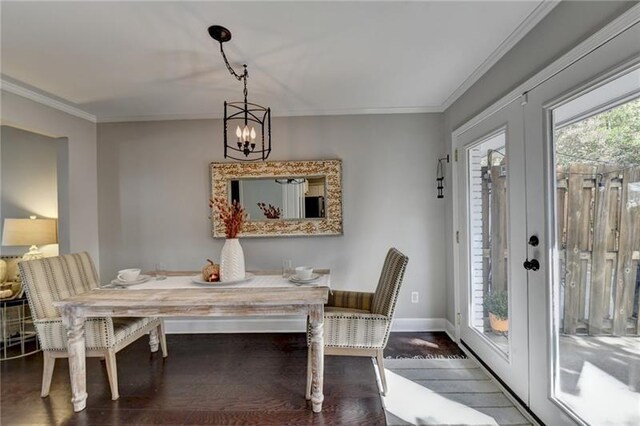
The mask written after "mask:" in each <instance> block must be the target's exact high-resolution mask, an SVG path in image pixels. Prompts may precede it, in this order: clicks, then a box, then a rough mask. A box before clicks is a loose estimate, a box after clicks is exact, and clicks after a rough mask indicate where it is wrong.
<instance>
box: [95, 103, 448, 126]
mask: <svg viewBox="0 0 640 426" xmlns="http://www.w3.org/2000/svg"><path fill="white" fill-rule="evenodd" d="M442 112H444V109H443V108H442V107H441V106H420V107H385V108H337V109H330V110H306V111H280V112H279V113H278V114H276V113H274V111H273V110H272V111H271V116H272V117H277V118H279V117H318V116H330V115H377V114H429V113H442ZM222 118H223V117H222V114H197V113H194V114H157V115H125V116H110V117H98V123H125V122H136V121H168V120H210V119H222Z"/></svg>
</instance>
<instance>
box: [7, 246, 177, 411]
mask: <svg viewBox="0 0 640 426" xmlns="http://www.w3.org/2000/svg"><path fill="white" fill-rule="evenodd" d="M19 267H20V275H21V277H22V283H23V284H24V286H25V290H26V294H27V299H28V300H29V307H30V308H31V312H32V315H33V319H34V325H35V328H36V333H37V335H38V340H39V341H40V347H41V348H42V351H43V355H44V369H43V373H42V392H41V396H42V397H43V398H44V397H46V396H47V395H49V388H50V387H51V378H52V376H53V367H54V366H55V360H56V358H67V357H68V353H67V333H66V330H65V327H64V325H63V324H62V319H61V318H60V313H59V312H58V309H57V308H55V307H54V306H53V302H55V301H58V300H61V299H64V298H67V297H71V296H74V295H76V294H80V293H84V292H86V291H89V290H92V289H94V288H97V287H98V286H99V285H100V281H99V280H98V274H97V273H96V269H95V266H94V265H93V261H92V260H91V257H90V256H89V254H88V253H84V252H83V253H78V254H67V255H64V256H57V257H48V258H44V259H37V260H30V261H24V262H20V264H19ZM147 333H149V336H150V339H149V344H150V346H151V351H152V352H155V351H157V350H158V343H160V346H161V347H162V356H163V357H166V356H167V342H166V340H165V335H164V325H163V322H162V319H158V318H87V320H86V322H85V339H86V356H88V357H104V359H105V364H106V368H107V376H108V377H109V386H110V387H111V399H113V400H116V399H118V397H119V395H118V372H117V369H116V352H118V351H119V350H120V349H122V348H124V347H125V346H127V345H128V344H130V343H132V342H133V341H135V340H137V339H138V338H140V337H141V336H143V335H145V334H147Z"/></svg>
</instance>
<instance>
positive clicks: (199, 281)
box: [191, 272, 254, 286]
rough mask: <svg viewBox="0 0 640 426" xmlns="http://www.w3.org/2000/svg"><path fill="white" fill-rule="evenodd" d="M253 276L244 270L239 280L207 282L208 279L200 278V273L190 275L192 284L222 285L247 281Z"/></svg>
mask: <svg viewBox="0 0 640 426" xmlns="http://www.w3.org/2000/svg"><path fill="white" fill-rule="evenodd" d="M253 277H254V275H253V274H252V273H250V272H245V274H244V278H242V279H240V280H233V281H213V282H209V281H205V280H203V279H202V274H197V275H194V276H193V277H191V282H192V283H194V284H200V285H209V286H223V285H230V284H238V283H243V282H245V281H249V280H250V279H252V278H253Z"/></svg>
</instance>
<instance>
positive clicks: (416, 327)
mask: <svg viewBox="0 0 640 426" xmlns="http://www.w3.org/2000/svg"><path fill="white" fill-rule="evenodd" d="M445 321H446V319H444V318H395V319H394V320H393V323H392V324H391V331H445Z"/></svg>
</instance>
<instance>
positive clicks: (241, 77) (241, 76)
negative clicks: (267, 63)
mask: <svg viewBox="0 0 640 426" xmlns="http://www.w3.org/2000/svg"><path fill="white" fill-rule="evenodd" d="M220 53H222V58H223V59H224V64H225V65H226V66H227V69H228V70H229V73H230V74H231V75H232V76H234V77H235V78H236V80H238V81H243V82H244V91H243V94H244V101H245V103H246V102H247V96H248V94H249V91H248V90H247V78H249V71H248V70H247V64H244V65H242V66H243V67H244V72H243V73H242V74H238V73H237V72H236V70H234V69H233V67H232V66H231V64H229V60H228V59H227V55H225V53H224V47H223V46H222V42H220Z"/></svg>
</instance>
